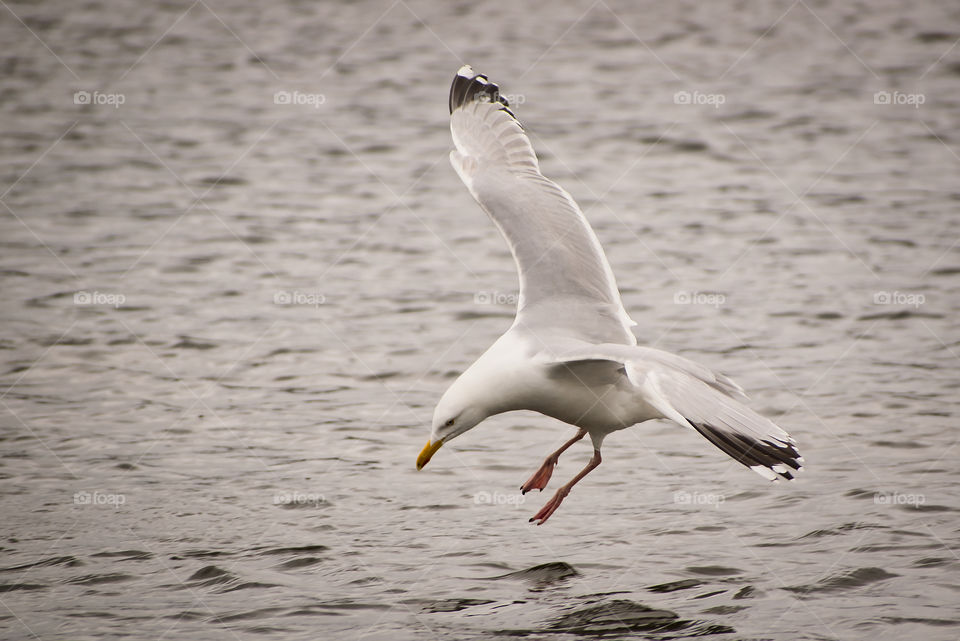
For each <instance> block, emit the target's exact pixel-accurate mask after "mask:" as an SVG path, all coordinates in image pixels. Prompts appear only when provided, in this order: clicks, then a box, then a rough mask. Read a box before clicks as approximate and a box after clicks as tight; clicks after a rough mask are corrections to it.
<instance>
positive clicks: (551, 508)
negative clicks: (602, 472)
mask: <svg viewBox="0 0 960 641" xmlns="http://www.w3.org/2000/svg"><path fill="white" fill-rule="evenodd" d="M600 460H601V459H600V450H596V449H595V450H593V458H591V459H590V462H589V463H587V466H586V467H585V468H583V470H581V471H580V473H579V474H577V475H576V476H575V477H573V480H572V481H570V482H569V483H567V484H566V485H563V486H561V487H560V489H558V490H557V493H556V494H554V495H553V498H552V499H550V500H549V501H547V504H546V505H544V506H543V507H542V508H541V509H540V511H539V512H537V513H536V514H535V515H534V516H533V518H531V519H530V521H531V522H532V521H536V522H537V525H543V524H544V523H546V522H547V519H549V518H550V515H551V514H553V513H554V512H556V511H557V508H558V507H560V504H561V503H563V499H564V498H566V496H567V494H570V490H571V489H572V488H573V486H574V485H576V484H577V482H578V481H579V480H580V479H582V478H583V477H584V476H586V475H587V474H589V473H590V472H591V471H592V470H593V469H594V468H595V467H597V466H598V465H600Z"/></svg>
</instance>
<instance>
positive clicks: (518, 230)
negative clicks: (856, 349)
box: [417, 66, 803, 525]
mask: <svg viewBox="0 0 960 641" xmlns="http://www.w3.org/2000/svg"><path fill="white" fill-rule="evenodd" d="M450 131H451V133H452V134H453V144H454V146H455V147H456V149H455V150H454V151H452V152H450V162H451V163H452V164H453V168H454V169H455V170H456V172H457V174H459V176H460V178H461V180H463V183H464V184H465V185H466V186H467V189H468V190H469V191H470V194H471V195H472V196H473V197H474V199H476V201H477V202H478V203H479V204H480V207H481V208H482V209H483V210H484V211H485V212H487V214H488V215H489V216H490V218H491V219H492V220H493V223H494V224H495V225H496V226H497V228H498V229H499V230H500V232H501V233H502V234H503V237H504V238H505V239H506V241H507V244H508V245H509V247H510V251H511V252H512V254H513V258H514V260H515V261H516V264H517V270H518V272H519V276H520V297H519V300H518V304H517V315H516V319H515V320H514V322H513V325H511V327H510V329H508V330H507V332H506V333H505V334H503V335H502V336H501V337H500V338H499V339H497V341H496V342H494V344H493V345H491V346H490V348H489V349H488V350H487V351H486V352H484V353H483V354H482V355H481V356H480V357H479V358H478V359H477V360H476V361H475V362H474V363H473V365H471V366H470V367H469V368H467V370H466V371H464V372H463V373H462V374H461V375H460V376H459V377H458V378H457V379H456V380H455V381H454V382H453V383H452V384H451V385H450V387H449V388H448V389H447V391H446V392H445V393H444V394H443V396H442V398H441V399H440V402H439V403H438V404H437V407H436V410H435V411H434V415H433V426H432V429H431V432H430V440H429V441H427V444H426V446H425V447H424V448H423V451H421V452H420V455H419V457H418V458H417V469H418V470H419V469H422V468H423V466H424V465H426V464H427V463H428V462H429V461H430V459H431V458H432V457H433V455H434V454H436V452H437V450H439V449H440V447H441V446H442V445H443V444H444V443H448V442H449V441H451V440H453V439H454V438H456V437H457V436H459V435H461V434H463V433H464V432H466V431H467V430H470V429H473V428H474V427H476V426H477V425H478V424H479V423H481V422H482V421H483V420H484V419H486V418H488V417H490V416H494V415H496V414H501V413H503V412H509V411H513V410H532V411H535V412H539V413H541V414H545V415H546V416H551V417H553V418H556V419H558V420H560V421H563V422H565V423H569V424H570V425H572V426H574V427H576V428H577V432H576V434H574V435H573V437H572V438H571V439H570V440H569V441H567V442H566V443H564V444H563V445H562V446H561V447H560V448H559V449H558V450H557V451H555V452H553V453H551V454H550V455H549V456H547V458H546V459H545V460H544V461H543V464H542V465H541V466H540V468H539V469H537V471H536V472H534V474H533V475H532V476H531V477H530V478H529V479H528V480H527V482H526V483H524V484H523V485H522V486H521V488H520V489H521V490H522V491H523V493H527V492H529V491H531V490H541V491H542V490H543V489H544V488H545V487H546V486H547V483H548V481H549V480H550V477H551V476H552V475H553V469H554V467H555V466H556V465H557V461H558V460H559V457H560V455H561V454H562V453H563V452H564V451H566V450H567V448H569V447H570V446H572V445H573V444H574V443H576V442H577V441H579V440H580V439H582V438H583V437H584V436H587V435H589V436H590V440H591V441H592V442H593V457H592V458H591V459H590V462H589V463H588V464H587V466H586V467H584V468H583V470H581V471H580V473H579V474H577V475H576V476H574V477H573V479H571V480H570V481H569V482H568V483H566V484H565V485H562V486H561V487H560V488H559V489H557V491H556V493H555V494H554V495H553V497H552V498H551V499H550V500H549V501H547V503H546V504H545V505H544V506H543V508H542V509H541V510H540V511H539V512H537V513H536V514H535V515H534V516H533V517H532V518H531V519H530V521H533V522H536V523H537V524H538V525H540V524H543V523H544V522H546V520H547V519H549V518H550V516H551V515H552V514H553V513H554V512H555V511H556V510H557V508H558V507H560V504H561V503H562V502H563V500H564V498H566V496H567V495H568V494H569V493H570V490H571V489H572V488H573V486H574V485H576V483H577V482H579V481H580V480H581V479H582V478H583V477H585V476H586V475H587V474H589V473H590V472H591V471H592V470H593V469H594V468H596V467H597V466H598V465H600V461H601V458H600V447H601V445H602V444H603V440H604V438H605V437H606V436H607V435H608V434H610V433H612V432H616V431H617V430H622V429H625V428H627V427H630V426H631V425H635V424H637V423H642V422H644V421H648V420H651V419H658V418H665V419H669V420H671V421H674V422H675V423H678V424H680V425H681V426H683V427H686V428H689V429H691V430H693V431H696V432H699V433H700V434H701V435H702V436H704V437H705V438H706V439H707V440H708V441H710V442H711V443H713V444H714V445H715V446H717V447H718V448H719V449H720V450H722V451H723V452H725V453H726V454H728V455H729V456H731V457H732V458H733V459H734V460H736V461H738V462H740V463H742V464H743V465H746V466H747V467H749V468H750V469H752V470H753V471H755V472H757V473H758V474H760V475H761V476H763V477H764V478H766V479H769V480H777V479H778V478H784V479H788V480H789V479H792V478H793V474H792V472H791V470H800V469H801V468H802V464H803V458H802V457H801V456H800V453H799V452H798V451H797V447H796V441H794V440H793V438H791V437H790V435H789V434H787V433H786V432H785V431H783V430H782V429H780V428H779V427H777V426H776V425H775V424H774V423H773V422H772V421H770V420H769V419H767V418H765V417H763V416H761V415H760V414H758V413H757V412H755V411H753V410H752V409H750V408H749V407H748V406H747V405H746V404H745V403H744V401H745V400H746V395H745V394H744V393H743V390H742V389H741V388H740V386H739V385H737V384H736V383H734V382H733V381H732V380H730V379H729V378H727V377H726V376H724V375H723V374H720V373H717V372H714V371H713V370H711V369H709V368H707V367H705V366H703V365H700V364H699V363H695V362H693V361H690V360H688V359H686V358H683V357H682V356H677V355H675V354H671V353H669V352H665V351H662V350H659V349H654V348H652V347H642V346H639V345H637V339H636V337H635V336H634V335H633V332H632V331H631V329H630V328H631V326H633V325H635V324H636V323H635V322H634V321H632V320H631V319H630V317H629V316H628V315H627V312H626V310H625V309H624V308H623V303H622V302H621V300H620V292H619V290H618V289H617V285H616V282H615V280H614V277H613V272H612V271H611V269H610V265H609V264H608V263H607V258H606V256H605V255H604V253H603V249H602V248H601V247H600V243H599V241H598V240H597V237H596V235H595V234H594V232H593V229H592V228H591V227H590V225H589V223H588V222H587V219H586V218H585V217H584V215H583V212H581V211H580V208H579V207H578V206H577V203H575V202H574V200H573V198H571V197H570V194H568V193H567V192H566V191H564V190H563V189H562V188H561V187H560V186H559V185H557V184H556V183H555V182H553V181H552V180H550V179H549V178H546V177H545V176H544V175H543V174H542V173H540V164H539V162H538V160H537V156H536V154H535V153H534V151H533V147H532V146H531V144H530V139H529V138H528V137H527V135H526V133H525V132H524V129H523V127H522V126H521V124H520V122H519V121H518V120H517V118H516V116H515V115H514V114H513V112H512V111H511V110H510V105H509V103H508V101H507V100H506V99H505V98H503V97H502V96H501V95H500V91H499V88H498V87H497V85H495V84H493V83H492V82H490V81H489V80H488V79H487V77H486V76H484V75H482V74H477V73H475V72H474V71H473V69H472V68H470V67H469V66H463V67H461V68H460V70H459V71H458V72H457V75H456V77H455V78H454V79H453V84H452V85H451V87H450Z"/></svg>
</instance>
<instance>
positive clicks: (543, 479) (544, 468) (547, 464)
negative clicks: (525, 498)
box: [520, 459, 557, 494]
mask: <svg viewBox="0 0 960 641" xmlns="http://www.w3.org/2000/svg"><path fill="white" fill-rule="evenodd" d="M556 465H557V462H556V461H551V460H550V459H547V460H546V461H544V462H543V465H541V466H540V469H538V470H537V471H536V472H534V473H533V476H531V477H530V478H529V479H528V480H527V482H526V483H524V484H523V485H521V486H520V493H521V494H526V493H527V492H530V491H531V490H540V491H541V492H542V491H543V488H545V487H547V483H549V482H550V477H551V476H553V468H554V467H555V466H556Z"/></svg>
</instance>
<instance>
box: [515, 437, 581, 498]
mask: <svg viewBox="0 0 960 641" xmlns="http://www.w3.org/2000/svg"><path fill="white" fill-rule="evenodd" d="M586 435H587V430H577V434H576V436H574V437H573V438H572V439H570V440H569V441H567V442H566V443H564V444H563V445H562V446H561V447H560V449H559V450H557V451H556V452H554V453H553V454H551V455H550V456H548V457H547V458H546V460H545V461H544V462H543V465H541V466H540V469H538V470H537V471H536V472H534V473H533V476H531V477H530V478H529V479H528V480H527V482H526V483H524V484H523V485H521V486H520V493H521V494H526V493H527V492H529V491H530V490H541V491H543V488H545V487H547V483H548V482H549V481H550V477H551V476H553V468H554V466H555V465H556V464H557V461H559V460H560V455H561V454H563V453H564V452H566V451H567V448H569V447H570V446H571V445H573V444H574V443H576V442H577V441H579V440H580V439H582V438H583V437H584V436H586Z"/></svg>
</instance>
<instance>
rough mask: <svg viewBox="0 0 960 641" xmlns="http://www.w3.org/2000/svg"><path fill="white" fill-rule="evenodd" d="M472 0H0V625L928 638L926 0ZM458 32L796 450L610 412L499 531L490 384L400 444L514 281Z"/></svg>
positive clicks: (651, 296)
mask: <svg viewBox="0 0 960 641" xmlns="http://www.w3.org/2000/svg"><path fill="white" fill-rule="evenodd" d="M477 4H479V3H468V2H461V3H456V4H455V3H444V4H443V5H440V4H439V3H437V4H430V3H424V2H402V1H401V2H396V3H389V2H385V3H372V2H365V3H340V4H334V3H310V2H297V1H292V0H291V1H289V2H281V3H269V4H258V3H233V4H231V3H225V2H221V1H220V0H204V1H201V2H199V3H195V4H191V3H189V2H163V3H136V2H129V1H128V2H111V3H106V2H102V3H101V2H96V1H93V2H11V3H9V4H7V5H4V9H3V10H0V14H2V16H3V17H2V19H0V32H2V34H3V38H4V42H5V43H7V46H6V47H5V48H4V51H3V53H2V54H0V62H2V69H3V84H2V88H0V110H2V114H3V117H2V119H0V131H2V134H3V135H2V136H0V146H2V150H3V158H4V163H3V165H2V170H0V171H2V176H0V179H2V185H4V186H3V187H2V188H0V189H2V190H3V191H2V198H0V200H2V205H3V206H2V207H0V243H2V254H0V256H2V265H0V267H2V308H0V314H2V328H3V332H2V337H0V348H2V352H0V354H2V355H0V359H2V363H0V390H2V391H0V410H2V415H3V419H2V432H0V437H2V452H3V458H2V468H0V474H2V478H3V481H2V484H0V514H2V526H0V532H2V535H3V541H2V544H0V545H2V551H3V556H2V567H0V605H2V607H0V630H2V634H0V636H3V637H4V638H20V639H22V638H43V639H48V638H51V639H52V638H57V639H84V638H111V637H128V636H135V637H139V638H164V639H179V638H184V639H198V638H203V639H213V638H230V639H237V638H276V639H317V638H374V639H391V640H392V639H408V638H409V639H412V638H416V639H423V638H427V639H489V638H492V637H496V636H507V637H512V636H527V637H530V638H540V639H573V638H579V637H583V636H598V635H609V636H611V637H615V638H656V639H666V638H685V637H692V636H699V635H708V634H709V635H714V638H729V639H748V638H750V639H754V638H773V639H862V638H867V637H870V638H876V639H903V638H922V639H941V638H942V639H955V638H957V636H958V634H960V616H958V612H957V608H956V603H957V598H958V590H960V582H958V579H957V577H958V576H960V574H958V569H960V562H958V551H960V536H958V531H957V530H958V524H960V521H958V518H957V515H958V509H960V500H958V496H957V491H956V488H957V484H958V481H960V473H958V472H960V470H958V465H957V462H956V460H957V449H956V416H957V414H958V395H957V387H958V384H957V376H956V372H957V365H958V362H957V359H958V356H960V339H958V333H957V330H958V320H957V319H958V312H960V298H958V294H960V291H958V290H960V280H958V275H960V255H958V250H957V240H958V235H957V234H958V228H957V224H956V214H957V209H958V205H960V185H958V180H957V178H958V168H960V157H958V154H960V140H958V138H957V134H956V132H957V131H960V104H958V100H960V47H958V46H955V45H956V43H957V40H958V38H960V11H958V9H957V7H955V6H953V5H951V4H950V3H933V2H924V3H920V4H915V5H911V7H910V8H909V10H906V9H905V8H900V7H899V3H894V2H881V3H870V4H869V5H866V4H863V5H857V4H853V5H851V4H848V3H839V2H834V3H828V2H807V1H806V0H802V1H800V2H795V3H790V2H776V3H767V4H763V5H746V4H743V3H733V2H729V3H728V2H722V3H700V4H697V3H693V2H686V3H660V4H655V3H642V5H643V6H639V5H636V4H635V3H628V2H616V1H613V0H601V2H598V3H591V2H584V3H571V4H570V5H569V6H562V7H561V6H551V7H550V8H549V9H543V8H542V9H537V10H534V9H532V8H530V7H527V6H524V5H521V4H520V3H514V4H513V5H510V6H506V5H503V4H502V3H496V5H495V6H494V5H482V6H477ZM464 62H469V63H470V64H472V65H473V66H474V67H475V68H477V69H478V70H481V71H483V72H486V73H488V74H489V75H490V76H491V77H492V78H494V79H495V80H496V81H498V82H499V83H500V84H501V87H502V89H503V92H504V93H505V94H507V95H508V96H510V97H511V98H512V99H513V104H514V105H515V107H516V113H517V115H518V116H519V117H520V119H521V120H522V121H523V122H524V123H526V125H527V126H528V129H529V131H530V133H531V135H532V137H533V139H534V143H535V147H536V148H537V150H538V151H539V153H540V155H541V159H542V165H543V169H544V171H545V173H547V174H548V175H550V176H551V177H553V178H555V179H557V180H558V181H559V182H560V183H561V184H563V185H564V186H565V187H566V188H567V189H568V190H569V191H570V192H571V193H572V194H573V195H574V197H575V198H577V199H578V201H579V202H580V203H581V204H582V205H583V207H584V209H585V210H586V213H587V216H588V217H589V218H590V220H591V221H592V222H593V224H594V226H595V228H596V230H597V233H598V235H599V237H600V240H601V242H602V243H603V244H604V246H605V247H606V249H607V253H608V256H609V258H610V260H611V263H612V265H613V268H614V271H615V272H616V274H617V276H618V280H619V284H620V286H621V289H622V290H623V294H624V301H625V303H626V306H627V308H628V309H629V310H630V312H631V314H632V316H633V317H634V318H635V319H636V320H637V321H638V322H639V325H638V327H637V328H636V331H637V334H638V336H639V338H640V340H641V341H642V342H645V343H649V344H656V345H658V346H660V347H663V348H666V349H670V350H673V351H677V352H680V353H682V354H684V355H686V356H689V357H692V358H694V359H696V360H699V361H701V362H703V363H705V364H708V365H711V366H713V367H715V368H717V369H721V370H723V371H725V372H727V373H728V374H730V375H732V376H733V377H735V378H736V379H737V380H738V382H740V383H741V384H742V385H743V386H744V387H745V388H746V389H747V390H748V391H749V392H750V394H751V397H752V399H753V404H754V406H755V407H756V408H757V409H759V410H761V411H762V412H764V413H766V414H768V415H771V416H773V417H776V418H777V420H778V422H779V423H780V424H781V425H783V426H784V427H785V428H787V429H788V430H789V431H790V432H791V433H792V434H793V435H794V436H795V437H796V438H797V440H798V441H799V443H800V447H801V451H802V452H803V453H804V455H805V457H806V460H807V464H808V467H807V469H806V470H805V472H804V473H803V474H802V475H801V478H800V479H799V480H798V481H796V482H795V483H791V484H785V483H780V484H776V485H773V484H768V483H765V482H764V481H762V480H761V479H760V478H759V477H757V476H756V475H754V474H752V473H750V472H749V471H748V470H745V469H744V468H742V467H740V466H738V465H737V464H736V463H734V462H732V461H730V460H729V459H727V458H726V457H724V455H722V454H721V453H720V452H718V451H716V450H715V449H714V448H712V447H711V446H710V445H709V443H707V442H706V441H704V440H702V439H698V437H697V436H696V435H694V434H692V433H689V432H686V431H682V430H680V429H678V428H675V427H673V426H672V425H670V424H667V423H665V422H654V423H648V424H644V425H643V426H640V427H635V428H633V429H631V430H628V431H624V432H619V433H617V434H615V435H613V436H612V437H610V438H609V439H607V442H606V444H605V445H606V447H605V451H604V463H603V465H602V466H601V468H600V469H598V470H597V471H596V472H594V473H593V474H592V475H591V476H590V477H589V478H588V479H586V480H585V481H584V482H583V483H582V484H581V485H580V486H578V487H577V489H576V490H575V491H574V492H573V494H571V496H570V498H568V499H567V501H566V502H565V503H564V505H563V508H562V509H561V510H560V511H559V512H558V513H557V514H556V515H555V516H554V517H553V518H552V519H551V520H550V522H549V523H548V524H546V525H544V526H543V527H539V528H538V527H534V526H532V525H530V524H528V523H527V519H528V518H529V516H530V515H532V514H533V513H535V512H536V510H537V509H539V507H540V505H542V503H543V502H544V501H545V500H546V499H547V495H541V494H534V495H527V496H526V497H521V496H519V495H518V493H517V488H518V486H519V485H520V483H521V482H522V481H523V480H525V479H526V478H527V476H528V475H529V474H530V473H531V471H532V470H533V469H535V468H536V466H537V465H538V464H539V462H540V460H541V458H542V457H543V456H544V455H545V454H546V453H547V452H549V451H550V450H552V449H553V448H555V447H556V446H557V445H558V444H559V443H561V442H562V441H563V440H565V439H566V438H568V437H569V436H570V434H571V433H572V430H571V429H570V428H568V427H566V426H562V425H560V424H558V423H557V422H555V421H553V420H551V419H547V418H544V417H541V416H537V415H534V414H528V413H519V414H513V415H508V416H502V417H498V418H496V419H492V420H489V421H488V422H486V423H485V424H483V425H482V426H480V427H479V428H477V429H476V430H474V431H472V432H470V433H469V434H466V435H464V436H462V437H461V438H460V439H458V441H456V442H455V443H454V444H451V445H450V446H449V447H447V448H444V450H442V451H441V452H440V453H439V454H438V455H437V457H436V458H435V459H434V461H433V462H431V464H430V466H429V467H428V468H426V469H425V470H424V471H423V472H420V473H417V472H416V471H415V470H414V465H413V462H414V458H415V457H416V454H417V452H418V451H419V449H420V447H421V446H422V444H423V442H424V441H425V440H426V438H427V436H428V428H429V419H430V415H431V412H432V408H433V404H434V403H435V402H436V400H437V399H438V398H439V396H440V394H441V393H442V391H443V390H444V388H445V386H446V385H448V384H449V383H450V381H451V380H452V378H453V377H454V376H455V375H456V374H457V373H458V372H460V371H462V370H463V369H464V368H465V367H466V366H467V365H469V364H470V362H472V360H473V359H474V358H475V357H476V356H477V355H478V354H479V353H480V352H481V351H482V350H483V349H485V348H486V346H487V345H488V344H489V343H490V342H491V341H492V340H493V339H494V338H496V336H498V335H499V333H500V332H502V331H503V330H504V329H505V328H506V327H507V326H508V325H509V323H510V321H511V318H512V313H513V310H512V303H513V300H514V296H515V290H516V276H515V274H514V268H513V265H512V261H511V260H510V258H509V254H508V252H507V250H506V247H505V245H504V243H503V242H502V240H501V239H500V238H499V236H498V235H497V233H496V231H495V230H494V228H493V226H492V225H491V224H490V223H489V222H488V221H487V220H486V219H485V217H484V215H483V214H482V212H481V211H480V210H479V208H478V207H476V206H475V205H474V204H473V202H472V200H471V199H470V197H469V195H468V194H467V192H466V190H465V189H464V187H463V186H462V185H461V184H460V181H459V180H458V179H457V177H456V176H455V174H454V172H453V171H452V170H451V169H450V167H449V165H448V163H447V160H446V155H447V153H448V151H449V149H450V147H451V142H450V138H449V132H448V129H447V112H446V94H447V89H448V86H449V82H450V79H451V78H452V76H453V74H454V72H455V71H456V69H457V67H459V66H460V64H462V63H464ZM76 92H86V94H85V95H86V97H84V94H76ZM277 92H286V93H285V94H281V95H280V97H279V98H277V102H279V103H280V104H277V102H275V95H276V94H277ZM678 92H685V93H681V94H678ZM876 92H887V93H886V94H880V96H879V97H878V98H876V100H875V94H876ZM75 95H76V96H78V97H77V98H76V99H75ZM884 96H888V97H889V98H890V100H889V102H890V103H891V104H884V102H885V99H884ZM920 97H922V98H920ZM285 101H287V102H289V103H291V104H283V103H284V102H285ZM921 101H922V104H917V103H919V102H921ZM121 102H122V104H118V103H121ZM84 103H87V104H84ZM878 103H879V104H878ZM588 454H589V450H588V448H587V447H586V446H583V445H578V446H577V447H575V448H573V449H572V450H571V451H570V452H569V453H568V454H567V455H565V457H564V459H563V460H562V461H561V464H560V467H559V468H558V470H557V475H556V476H557V478H556V479H555V480H554V483H558V482H559V481H560V480H562V479H564V478H567V477H569V476H572V475H573V474H574V473H575V471H577V470H578V469H579V468H580V467H581V466H582V465H583V464H584V462H585V461H586V460H587V457H588ZM524 499H525V500H524Z"/></svg>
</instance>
